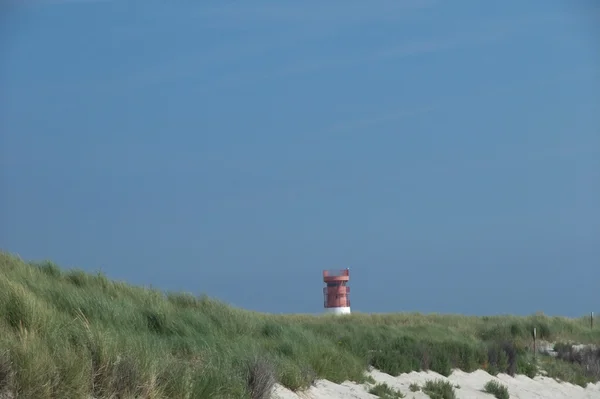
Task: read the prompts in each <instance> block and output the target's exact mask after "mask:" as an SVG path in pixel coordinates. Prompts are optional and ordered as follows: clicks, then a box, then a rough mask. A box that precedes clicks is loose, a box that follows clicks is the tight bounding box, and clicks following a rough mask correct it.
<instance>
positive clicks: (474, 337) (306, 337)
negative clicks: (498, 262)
mask: <svg viewBox="0 0 600 399" xmlns="http://www.w3.org/2000/svg"><path fill="white" fill-rule="evenodd" d="M533 327H536V328H537V331H538V337H539V338H540V339H543V340H549V341H561V342H563V341H564V342H579V343H600V328H598V329H596V330H591V329H590V327H589V322H588V321H587V320H585V319H584V318H581V319H567V318H560V317H546V316H543V315H534V316H530V317H512V316H497V317H466V316H458V315H422V314H386V315H369V314H353V315H350V316H343V317H336V316H307V315H268V314H262V313H258V312H251V311H245V310H242V309H236V308H233V307H231V306H228V305H226V304H224V303H221V302H219V301H216V300H213V299H209V298H206V297H202V298H197V297H194V296H192V295H189V294H183V293H170V294H163V293H161V292H159V291H157V290H151V289H146V288H140V287H134V286H131V285H127V284H125V283H122V282H116V281H111V280H109V279H107V278H106V277H105V276H103V275H101V274H88V273H84V272H82V271H78V270H71V271H65V270H62V269H60V268H59V267H57V266H56V265H54V264H53V263H51V262H41V263H35V264H34V263H27V262H24V261H22V260H21V259H19V258H18V257H15V256H12V255H10V254H8V253H5V252H0V397H2V395H4V396H5V397H17V398H36V399H46V398H85V399H89V398H95V399H101V398H117V397H119V398H134V397H137V398H194V399H195V398H267V397H268V395H269V392H270V390H271V388H272V386H273V384H274V383H275V382H279V383H280V384H282V385H284V386H286V387H288V388H290V389H292V390H301V389H304V388H307V387H309V386H310V384H311V383H313V382H314V381H315V379H317V378H326V379H329V380H331V381H334V382H343V381H345V380H353V381H358V382H360V381H364V378H365V374H364V372H365V370H367V368H368V367H369V366H373V367H376V368H378V369H380V370H381V371H384V372H387V373H390V374H393V375H398V374H400V373H404V372H409V371H412V370H420V369H431V370H434V371H437V372H439V373H441V374H443V375H448V374H449V373H450V372H451V370H452V369H453V368H460V369H462V370H464V371H467V372H468V371H472V370H476V369H479V368H484V369H486V370H488V371H489V372H491V373H494V374H495V373H498V372H506V373H511V374H514V373H524V374H528V375H534V374H535V373H536V370H537V369H536V365H535V364H534V363H533V359H532V354H531V350H530V344H531V331H532V329H533ZM538 362H539V359H538ZM544 362H545V363H544V364H546V365H548V367H547V369H548V370H550V371H551V370H558V371H560V376H561V377H562V378H571V379H572V380H574V381H576V382H578V383H581V384H585V383H586V382H588V381H595V380H596V379H600V377H599V376H597V375H589V373H588V374H586V373H585V372H584V370H583V369H584V368H583V366H581V365H579V364H575V363H569V362H567V361H560V360H555V359H546V358H544ZM548 362H554V363H553V365H549V364H548ZM556 365H558V366H556ZM565 368H567V369H568V371H565Z"/></svg>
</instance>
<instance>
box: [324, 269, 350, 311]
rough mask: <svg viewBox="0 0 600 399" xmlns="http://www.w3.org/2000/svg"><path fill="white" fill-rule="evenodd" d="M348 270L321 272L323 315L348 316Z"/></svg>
mask: <svg viewBox="0 0 600 399" xmlns="http://www.w3.org/2000/svg"><path fill="white" fill-rule="evenodd" d="M349 280H350V270H349V269H343V270H323V282H324V283H325V284H326V287H324V288H323V305H324V307H325V313H333V314H337V315H341V314H350V287H348V285H347V284H348V281H349Z"/></svg>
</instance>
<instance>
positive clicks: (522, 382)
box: [272, 370, 600, 399]
mask: <svg viewBox="0 0 600 399" xmlns="http://www.w3.org/2000/svg"><path fill="white" fill-rule="evenodd" d="M368 374H369V375H371V376H372V377H373V378H374V379H375V381H376V382H378V383H383V382H385V383H387V384H388V385H389V386H390V387H392V388H394V389H397V390H399V391H401V392H402V393H403V394H405V395H406V396H405V397H406V398H407V399H411V398H415V399H424V398H429V396H428V395H426V394H424V393H423V392H421V391H419V392H411V391H410V389H409V386H410V384H412V383H416V384H418V385H421V386H422V385H423V384H424V383H425V381H427V380H436V379H443V380H446V381H450V382H451V383H452V384H453V385H455V386H458V387H459V388H455V391H456V397H457V398H458V399H479V398H481V399H493V396H492V395H490V394H488V393H485V392H483V386H484V385H485V384H486V383H487V382H488V381H489V380H496V381H498V382H500V383H502V384H504V385H505V386H506V387H507V388H508V391H509V393H510V397H511V398H514V399H529V398H544V399H553V398H568V399H583V398H589V399H592V398H597V399H600V383H598V384H588V386H587V387H586V388H582V387H580V386H577V385H573V384H569V383H559V382H557V381H555V380H554V379H552V378H548V377H543V376H537V377H535V378H534V379H531V378H529V377H527V376H523V375H516V376H514V377H511V376H509V375H506V374H499V375H498V376H497V377H493V376H491V375H490V374H488V373H487V372H485V371H483V370H478V371H475V372H473V373H464V372H462V371H460V370H455V371H454V372H453V373H452V374H451V375H450V376H449V377H447V378H446V377H443V376H442V375H440V374H437V373H434V372H432V371H427V372H412V373H408V374H402V375H400V376H398V377H393V376H391V375H389V374H385V373H382V372H380V371H377V370H372V371H370V372H369V373H368ZM370 386H371V385H369V384H363V385H361V384H356V383H353V382H349V381H347V382H344V383H342V384H334V383H332V382H330V381H327V380H319V381H317V382H316V384H315V386H313V387H311V388H310V389H308V390H307V391H304V392H301V393H294V392H292V391H290V390H288V389H286V388H284V387H282V386H281V385H276V386H275V389H274V392H273V395H272V398H273V399H300V398H302V399H309V398H310V399H338V398H339V399H342V398H344V399H345V398H349V399H371V398H377V396H375V395H372V394H370V393H368V390H369V387H370Z"/></svg>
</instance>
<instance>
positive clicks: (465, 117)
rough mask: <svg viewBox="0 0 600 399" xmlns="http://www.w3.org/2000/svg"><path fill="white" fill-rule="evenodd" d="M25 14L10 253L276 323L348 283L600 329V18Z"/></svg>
mask: <svg viewBox="0 0 600 399" xmlns="http://www.w3.org/2000/svg"><path fill="white" fill-rule="evenodd" d="M3 3H4V8H3V9H2V10H1V11H0V13H1V14H2V17H1V18H0V26H2V28H1V29H0V51H1V53H0V88H1V89H0V129H1V130H0V133H1V136H0V173H1V174H0V179H1V180H0V184H1V190H2V191H1V195H0V217H1V219H0V220H1V222H0V248H2V249H4V250H7V251H10V252H13V253H18V254H20V256H21V257H23V258H25V259H29V260H40V259H45V258H48V259H51V260H53V261H55V262H56V263H58V264H60V265H61V266H64V267H80V268H83V269H85V270H90V271H94V270H98V269H101V270H103V271H104V272H105V273H106V274H107V275H108V276H109V277H112V278H116V279H122V280H126V281H128V282H131V283H134V284H144V285H149V284H152V285H153V286H155V287H159V288H162V289H165V290H184V291H189V292H192V293H195V294H202V293H206V294H208V295H209V296H213V297H217V298H219V299H221V300H224V301H226V302H229V303H231V304H233V305H237V306H242V307H245V308H249V309H254V310H259V311H266V312H307V313H315V312H321V311H322V307H323V300H322V287H323V283H322V275H321V272H322V269H326V268H345V267H349V268H350V273H351V288H352V294H351V295H352V308H353V310H355V311H363V312H393V311H420V312H443V313H447V312H452V313H465V314H498V313H517V314H529V313H533V312H535V311H544V312H546V313H548V314H562V315H570V316H579V315H583V314H586V313H587V312H589V311H592V310H595V311H596V312H600V301H599V297H598V287H599V286H600V208H599V204H600V39H599V38H600V8H599V7H598V3H596V2H594V1H591V0H590V1H583V0H582V1H580V0H573V1H571V0H569V1H564V0H560V1H559V0H532V1H522V0H506V1H495V2H492V1H481V0H477V1H474V0H473V1H468V0H457V1H442V0H438V1H436V0H395V1H391V0H378V1H364V0H361V1H358V0H350V1H349V0H330V1H307V0H303V1H275V0H273V1H222V0H220V1H191V0H187V1H155V0H144V1H123V0H114V1H111V0H105V1H101V0H99V1H91V0H88V1H83V0H81V1H76V0H72V1H60V0H56V1H33V0H29V1H20V2H14V3H12V5H11V4H9V5H7V4H8V3H7V1H6V0H5V1H3ZM16 3H19V5H16ZM594 4H595V8H594V7H593V5H594Z"/></svg>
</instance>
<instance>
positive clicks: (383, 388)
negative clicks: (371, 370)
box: [369, 382, 404, 399]
mask: <svg viewBox="0 0 600 399" xmlns="http://www.w3.org/2000/svg"><path fill="white" fill-rule="evenodd" d="M369 393H372V394H373V395H375V396H379V397H380V398H381V399H399V398H404V395H403V394H402V392H400V391H398V390H397V389H394V388H392V387H390V386H389V385H388V384H386V383H385V382H384V383H382V384H375V385H374V386H372V387H371V389H369Z"/></svg>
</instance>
